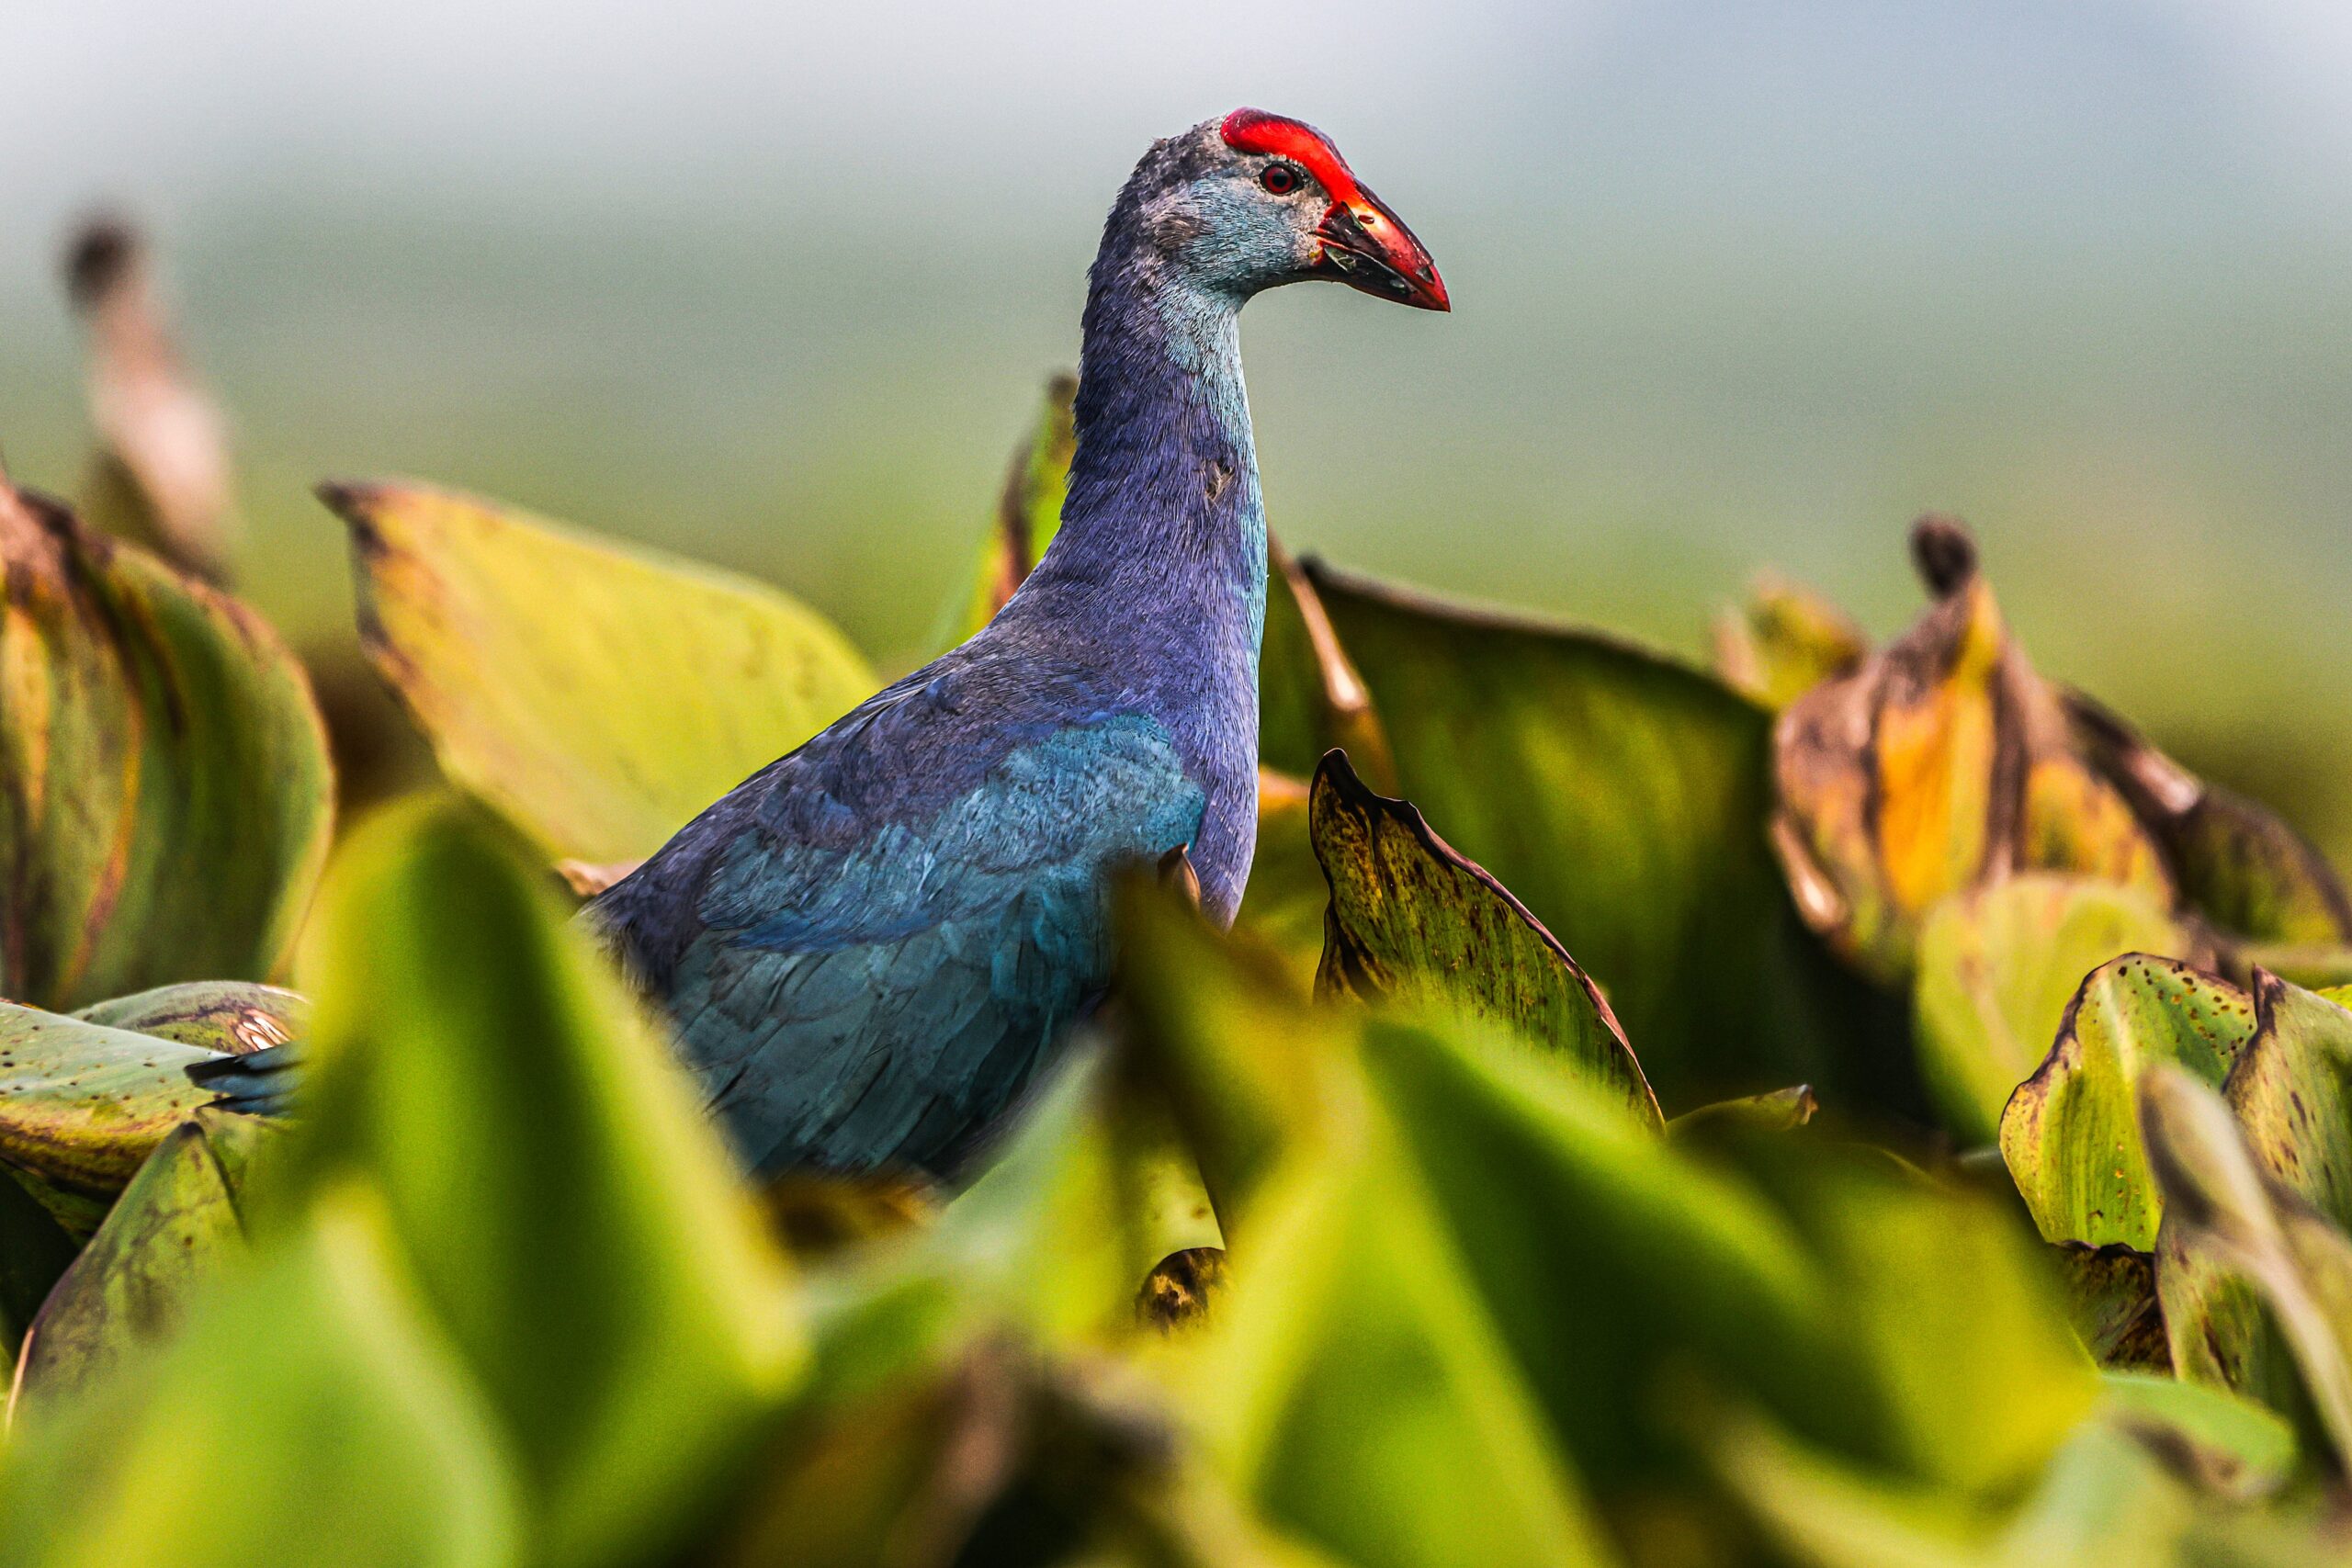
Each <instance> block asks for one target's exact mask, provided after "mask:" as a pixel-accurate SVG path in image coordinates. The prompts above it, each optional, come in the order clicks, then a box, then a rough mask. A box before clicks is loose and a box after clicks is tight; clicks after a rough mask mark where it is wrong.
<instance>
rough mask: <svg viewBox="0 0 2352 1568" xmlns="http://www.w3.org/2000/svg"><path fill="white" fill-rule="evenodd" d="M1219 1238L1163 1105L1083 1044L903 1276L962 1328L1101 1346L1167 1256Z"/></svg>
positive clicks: (1128, 1316)
mask: <svg viewBox="0 0 2352 1568" xmlns="http://www.w3.org/2000/svg"><path fill="white" fill-rule="evenodd" d="M1223 1239H1224V1238H1223V1235H1222V1234H1221V1233H1220V1232H1219V1230H1218V1228H1217V1224H1216V1214H1215V1213H1214V1211H1213V1209H1212V1207H1211V1205H1210V1203H1209V1201H1208V1196H1207V1194H1206V1192H1205V1191H1204V1190H1203V1188H1202V1185H1201V1180H1200V1175H1199V1171H1198V1169H1197V1168H1196V1167H1195V1166H1194V1164H1193V1160H1192V1158H1191V1156H1190V1155H1189V1154H1188V1153H1187V1152H1186V1150H1185V1149H1184V1147H1183V1145H1182V1143H1181V1141H1180V1140H1179V1138H1178V1137H1177V1135H1176V1133H1175V1129H1174V1125H1173V1122H1172V1119H1171V1118H1170V1115H1169V1112H1168V1111H1167V1109H1166V1106H1165V1103H1164V1102H1163V1101H1161V1100H1159V1098H1158V1097H1157V1096H1156V1095H1154V1094H1152V1093H1151V1092H1150V1091H1148V1089H1146V1088H1145V1087H1144V1086H1142V1085H1140V1084H1136V1083H1129V1082H1125V1081H1123V1080H1122V1077H1121V1076H1120V1075H1119V1074H1117V1073H1115V1072H1114V1071H1113V1070H1112V1068H1111V1066H1110V1065H1109V1064H1107V1063H1106V1062H1104V1060H1103V1053H1102V1051H1101V1050H1100V1048H1099V1043H1095V1042H1082V1043H1078V1044H1076V1045H1075V1046H1074V1048H1073V1049H1072V1050H1071V1052H1070V1054H1069V1056H1068V1057H1067V1058H1066V1059H1065V1060H1064V1061H1063V1062H1062V1064H1061V1065H1060V1066H1057V1068H1056V1070H1055V1073H1054V1076H1053V1077H1052V1078H1051V1080H1050V1081H1049V1082H1047V1083H1046V1085H1045V1086H1044V1088H1043V1089H1041V1090H1040V1091H1039V1092H1038V1093H1037V1095H1036V1097H1035V1104H1034V1105H1033V1107H1032V1108H1031V1110H1030V1111H1029V1113H1028V1114H1027V1115H1026V1116H1025V1117H1024V1118H1023V1120H1022V1122H1020V1124H1019V1125H1018V1126H1017V1128H1016V1129H1015V1130H1014V1131H1013V1133H1012V1134H1011V1136H1010V1137H1009V1138H1008V1140H1007V1142H1006V1144H1005V1146H1004V1147H1003V1149H1002V1150H1001V1154H1000V1156H999V1157H998V1158H997V1159H996V1160H995V1161H994V1162H993V1163H991V1164H990V1165H989V1167H988V1168H986V1169H985V1170H984V1171H982V1172H981V1173H980V1175H979V1176H978V1179H976V1180H974V1181H973V1183H972V1185H971V1186H970V1187H969V1188H968V1189H967V1190H965V1191H964V1192H962V1193H960V1194H958V1195H957V1196H956V1198H955V1199H954V1200H953V1201H951V1202H949V1203H948V1204H947V1206H946V1207H945V1209H944V1211H943V1212H942V1213H941V1214H940V1218H939V1223H938V1224H937V1225H935V1226H934V1227H933V1229H932V1230H931V1231H930V1232H929V1233H928V1234H927V1235H925V1236H924V1238H923V1242H922V1246H921V1247H917V1248H915V1249H913V1250H912V1253H911V1255H910V1257H909V1258H907V1260H906V1264H905V1266H906V1267H907V1268H908V1269H910V1270H911V1271H912V1272H913V1273H916V1274H920V1275H922V1276H925V1277H930V1278H936V1279H938V1280H941V1281H942V1283H943V1284H944V1286H945V1287H946V1289H947V1291H948V1292H950V1293H951V1294H952V1295H953V1296H954V1298H955V1300H956V1303H957V1310H958V1317H959V1321H961V1323H962V1324H963V1325H965V1326H966V1327H967V1328H974V1327H977V1326H978V1325H979V1324H981V1323H988V1324H991V1325H1000V1326H1001V1325H1005V1324H1017V1325H1023V1326H1024V1327H1026V1328H1028V1329H1029V1330H1030V1331H1032V1332H1033V1333H1035V1335H1036V1336H1037V1337H1039V1338H1040V1339H1041V1340H1043V1341H1044V1342H1046V1343H1063V1342H1069V1341H1071V1340H1085V1341H1097V1342H1099V1341H1101V1340H1103V1339H1107V1338H1114V1337H1117V1336H1118V1335H1119V1334H1121V1333H1123V1332H1125V1331H1128V1330H1131V1329H1132V1328H1134V1327H1135V1325H1136V1292H1137V1291H1139V1290H1140V1289H1141V1288H1142V1287H1143V1285H1144V1282H1145V1280H1146V1279H1147V1278H1148V1276H1149V1275H1150V1273H1151V1271H1152V1269H1154V1268H1155V1267H1156V1266H1157V1265H1158V1264H1159V1263H1160V1262H1161V1261H1162V1260H1163V1259H1164V1258H1168V1257H1169V1256H1170V1254H1172V1253H1176V1252H1180V1251H1183V1250H1186V1249H1189V1248H1192V1247H1216V1246H1218V1245H1220V1244H1221V1243H1222V1241H1223Z"/></svg>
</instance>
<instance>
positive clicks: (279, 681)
mask: <svg viewBox="0 0 2352 1568" xmlns="http://www.w3.org/2000/svg"><path fill="white" fill-rule="evenodd" d="M0 565H5V567H6V588H5V591H0V777H5V778H6V780H7V781H8V783H7V791H8V804H9V808H8V810H7V811H6V813H5V814H0V995H6V996H8V997H11V998H16V999H17V1000H19V1001H23V1002H28V1003H33V1004H36V1005H39V1006H43V1007H51V1008H72V1007H77V1006H80V1005H82V1004H84V1003H85V1002H89V1001H91V1000H94V999H96V998H101V997H108V996H114V995H118V994H119V993H121V992H124V991H130V990H137V989H140V988H141V987H151V986H159V985H164V984H168V983H170V982H174V981H179V980H194V979H202V978H213V977H220V976H228V977H234V978H243V979H261V978H264V977H266V976H269V975H271V974H272V973H274V972H275V971H276V970H277V966H278V964H279V962H280V960H281V959H282V957H283V956H284V953H285V951H286V948H287V946H288V942H290V941H291V939H292V937H293V935H294V931H295V928H296V926H297V925H298V923H299V922H300V919H301V917H302V912H303V910H304V908H306V907H307V906H308V904H309V902H310V897H311V888H312V886H313V884H314V882H315V879H316V877H317V874H318V871H319V867H320V865H321V863H322V861H323V859H324V857H325V854H326V849H327V840H328V837H329V834H330V831H331V827H332V818H333V809H334V807H333V780H332V770H331V768H330V766H329V763H328V761H327V752H326V737H325V732H324V730H323V728H322V726H321V724H320V721H319V715H318V710H317V708H316V706H315V705H313V703H312V701H311V690H310V684H309V682H307V681H306V680H305V679H304V677H303V674H302V671H301V667H300V665H299V664H297V663H296V662H295V660H294V658H293V656H292V655H291V654H290V653H288V651H287V650H286V649H285V647H284V645H282V644H281V643H280V642H279V641H278V640H277V637H276V635H275V634H273V633H272V632H271V631H270V630H269V628H268V627H267V626H266V625H264V624H263V622H262V621H261V619H260V618H259V617H258V616H256V615H254V614H253V612H252V611H250V610H248V609H246V608H245V607H244V606H243V605H242V604H238V603H237V602H236V601H235V600H233V599H231V598H229V597H228V596H227V595H225V594H222V593H220V592H216V591H214V590H212V589H209V588H207V587H205V586H204V585H203V584H201V583H199V582H198V581H194V580H193V579H190V578H187V577H184V576H182V575H181V574H180V573H178V572H177V571H175V570H173V569H171V568H169V567H166V566H164V564H163V563H161V562H160V561H157V560H156V559H154V558H153V557H150V556H147V555H145V554H143V553H141V552H140V551H138V550H136V549H132V548H130V547H127V546H120V545H116V544H112V543H109V542H108V541H107V540H105V539H103V538H101V537H99V536H97V535H96V534H94V533H92V532H91V531H90V530H88V529H86V528H85V527H83V526H82V525H80V524H78V523H76V522H75V521H74V518H73V517H72V515H71V514H70V513H66V512H65V511H64V510H63V509H62V508H61V507H58V506H56V505H54V504H53V503H51V502H45V501H41V500H40V499H38V498H35V497H30V496H25V495H20V494H18V493H17V492H16V491H12V490H9V489H8V488H7V487H6V484H5V482H0Z"/></svg>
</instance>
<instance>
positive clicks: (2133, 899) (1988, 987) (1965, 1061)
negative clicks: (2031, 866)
mask: <svg viewBox="0 0 2352 1568" xmlns="http://www.w3.org/2000/svg"><path fill="white" fill-rule="evenodd" d="M2190 949H2191V942H2190V939H2189V937H2188V933H2187V932H2185V931H2181V930H2180V929H2179V928H2177V927H2176V926H2175V925H2174V924H2173V922H2172V920H2171V919H2169V918H2168V917H2167V916H2166V915H2165V912H2164V910H2163V908H2161V907H2159V906H2157V905H2154V904H2151V903H2150V902H2148V900H2147V899H2146V898H2145V897H2142V896H2141V895H2140V894H2138V893H2136V892H2134V891H2133V890H2132V889H2131V888H2129V887H2123V886H2115V885H2112V884H2108V883H2100V882H2087V881H2082V880H2079V879H2076V878H2073V877H2064V876H2041V875H2036V876H2019V877H2014V878H2011V879H2009V880H2007V881H2006V882H1998V883H1995V884H1994V885H1992V886H1987V887H1984V888H1980V889H1977V890H1974V891H1972V892H1969V893H1966V894H1963V895H1962V896H1961V897H1956V898H1952V899H1951V900H1949V901H1948V902H1946V903H1945V904H1944V905H1942V906H1941V907H1940V908H1938V909H1937V910H1936V911H1935V913H1934V915H1933V916H1932V917H1931V918H1930V919H1928V922H1927V927H1926V929H1925V931H1923V932H1922V933H1921V934H1920V937H1919V944H1918V966H1917V979H1916V982H1915V988H1914V991H1913V1008H1914V1018H1915V1020H1916V1021H1917V1041H1918V1050H1919V1066H1920V1070H1921V1072H1922V1074H1923V1075H1924V1076H1925V1077H1926V1078H1927V1081H1928V1089H1929V1090H1930V1091H1931V1092H1932V1093H1933V1094H1934V1095H1935V1097H1936V1100H1937V1103H1938V1106H1939V1109H1940V1110H1941V1111H1942V1112H1943V1116H1944V1121H1945V1124H1946V1125H1948V1126H1949V1127H1950V1128H1951V1131H1952V1132H1953V1133H1954V1134H1957V1135H1958V1136H1960V1137H1962V1138H1963V1139H1965V1140H1967V1141H1968V1142H1970V1143H1989V1142H1991V1141H1992V1140H1993V1138H1994V1137H1995V1136H1996V1134H1997V1133H1998V1131H1999V1127H2000V1121H2001V1110H2002V1107H2003V1106H2005V1105H2007V1103H2008V1100H2009V1096H2010V1094H2011V1093H2012V1092H2013V1091H2014V1090H2015V1089H2017V1087H2018V1084H2020V1083H2022V1082H2024V1081H2025V1080H2026V1079H2027V1078H2028V1077H2030V1076H2031V1075H2032V1074H2033V1072H2034V1069H2035V1067H2036V1066H2038V1065H2039V1064H2040V1063H2041V1061H2042V1059H2043V1058H2044V1057H2045V1056H2047V1055H2049V1054H2050V1050H2051V1046H2052V1043H2053V1042H2054V1041H2055V1040H2056V1039H2057V1037H2058V1028H2059V1024H2060V1022H2061V1021H2063V1020H2064V1017H2065V1013H2066V1008H2067V1004H2068V1003H2069V1002H2071V1001H2072V1000H2073V999H2074V998H2075V993H2076V992H2077V991H2078V990H2080V989H2081V987H2082V984H2083V977H2084V976H2086V975H2088V974H2089V973H2090V972H2091V971H2092V970H2094V969H2096V968H2098V966H2099V965H2100V964H2105V963H2106V962H2107V961H2108V960H2109V959H2111V958H2116V957H2119V956H2120V955H2122V954H2124V953H2188V952H2189V951H2190ZM2074 1239H2076V1240H2082V1241H2092V1240H2119V1241H2120V1240H2129V1239H2131V1238H2130V1236H2128V1235H2113V1236H2108V1235H2101V1236H2096V1237H2095V1236H2077V1237H2075V1238H2074ZM2143 1245H2144V1243H2143Z"/></svg>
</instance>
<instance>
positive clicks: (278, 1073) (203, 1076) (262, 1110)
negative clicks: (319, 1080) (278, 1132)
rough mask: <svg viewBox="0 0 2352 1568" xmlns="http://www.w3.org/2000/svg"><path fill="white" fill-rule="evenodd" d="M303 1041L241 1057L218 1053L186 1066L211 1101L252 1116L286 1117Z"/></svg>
mask: <svg viewBox="0 0 2352 1568" xmlns="http://www.w3.org/2000/svg"><path fill="white" fill-rule="evenodd" d="M302 1063H303V1052H302V1043H301V1042H300V1041H299V1040H298V1041H295V1042H293V1043H290V1044H286V1045H272V1046H271V1047H269V1048H268V1049H267V1050H266V1051H254V1052H250V1053H248V1054H246V1055H242V1056H219V1057H215V1058H214V1059H213V1060H211V1061H209V1062H198V1063H197V1064H195V1065H194V1066H190V1067H189V1068H188V1069H187V1076H188V1079H189V1081H190V1082H192V1083H194V1084H195V1085H196V1087H197V1088H198V1089H209V1090H211V1091H212V1093H213V1095H214V1096H215V1097H216V1098H215V1099H214V1100H213V1102H212V1103H214V1104H215V1105H218V1106H220V1107H221V1108H222V1109H223V1110H227V1111H244V1112H245V1113H246V1114H247V1115H251V1116H283V1115H285V1114H286V1112H287V1111H288V1108H289V1107H290V1106H291V1105H292V1103H293V1100H294V1090H295V1087H296V1085H297V1084H299V1083H300V1081H301V1077H302Z"/></svg>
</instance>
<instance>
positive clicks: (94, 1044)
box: [0, 1002, 219, 1236]
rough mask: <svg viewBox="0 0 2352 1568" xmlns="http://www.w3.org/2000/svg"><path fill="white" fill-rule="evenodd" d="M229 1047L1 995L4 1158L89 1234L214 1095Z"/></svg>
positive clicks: (69, 1226) (0, 1152) (77, 1230)
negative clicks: (196, 1080) (205, 1075)
mask: <svg viewBox="0 0 2352 1568" xmlns="http://www.w3.org/2000/svg"><path fill="white" fill-rule="evenodd" d="M218 1059H219V1053H217V1052H212V1051H207V1050H203V1049H201V1048H199V1047H197V1046H193V1045H183V1044H180V1043H178V1042H176V1041H172V1040H165V1039H163V1038H161V1037H159V1036H156V1035H153V1034H134V1033H131V1032H130V1031H128V1030H121V1029H108V1028H107V1027H105V1026H104V1025H101V1024H96V1023H88V1022H85V1021H82V1020H80V1019H77V1018H67V1017H64V1016H62V1015H61V1014H57V1013H48V1012H41V1011H40V1010H36V1009H33V1008H20V1007H17V1006H14V1005H13V1004H10V1003H7V1002H0V1165H5V1166H6V1167H7V1168H8V1169H9V1170H10V1172H12V1173H13V1174H14V1175H15V1176H16V1178H17V1179H18V1180H19V1181H21V1182H23V1183H24V1185H25V1188H26V1190H28V1191H29V1192H31V1193H32V1194H33V1196H34V1197H36V1198H38V1199H39V1200H40V1202H41V1205H42V1206H43V1207H44V1208H46V1209H48V1210H49V1212H50V1213H52V1214H54V1215H55V1216H56V1217H57V1220H58V1222H59V1224H62V1225H63V1226H64V1227H65V1228H66V1230H67V1232H68V1233H69V1234H71V1235H77V1236H86V1235H89V1234H90V1233H91V1232H92V1231H94V1230H96V1228H97V1225H98V1222H99V1221H100V1220H101V1219H103V1218H105V1217H106V1212H107V1207H108V1206H109V1205H111V1204H112V1203H113V1201H114V1200H115V1197H116V1195H117V1194H118V1193H119V1192H120V1191H121V1190H123V1188H124V1186H125V1185H127V1184H128V1183H129V1182H130V1179H131V1177H133V1176H134V1175H136V1174H137V1173H138V1170H139V1168H140V1167H141V1166H142V1165H144V1164H145V1163H146V1161H147V1156H149V1155H150V1154H152V1153H153V1152H154V1149H155V1145H158V1144H160V1143H162V1142H163V1141H164V1135H165V1134H168V1133H170V1132H171V1130H172V1129H173V1128H174V1127H175V1126H177V1125H178V1124H179V1123H180V1122H183V1121H185V1120H186V1119H187V1117H188V1116H189V1115H190V1114H191V1113H192V1112H194V1111H196V1110H197V1109H198V1107H199V1106H202V1105H205V1104H208V1103H209V1102H210V1100H211V1099H212V1096H211V1095H210V1094H209V1093H208V1092H207V1091H205V1090H203V1089H198V1088H197V1086H196V1085H195V1084H193V1083H191V1082H189V1081H188V1077H187V1069H188V1068H189V1067H191V1066H196V1065H198V1064H199V1063H203V1062H210V1061H217V1060H218Z"/></svg>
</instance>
